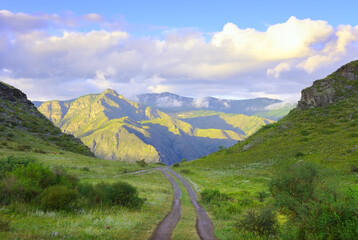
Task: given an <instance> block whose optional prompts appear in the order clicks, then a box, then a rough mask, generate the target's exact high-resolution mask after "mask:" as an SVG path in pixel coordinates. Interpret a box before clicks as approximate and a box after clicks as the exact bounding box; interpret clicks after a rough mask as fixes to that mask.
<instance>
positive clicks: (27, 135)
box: [0, 82, 93, 156]
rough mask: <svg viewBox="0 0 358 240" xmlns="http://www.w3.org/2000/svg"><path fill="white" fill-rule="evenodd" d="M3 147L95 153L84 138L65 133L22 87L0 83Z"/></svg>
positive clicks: (37, 150)
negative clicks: (36, 105)
mask: <svg viewBox="0 0 358 240" xmlns="http://www.w3.org/2000/svg"><path fill="white" fill-rule="evenodd" d="M0 132H1V134H0V142H1V144H0V147H2V148H7V149H12V150H18V151H33V152H41V153H47V152H48V151H51V150H52V151H59V150H65V151H71V152H75V153H80V154H84V155H87V156H93V153H92V152H91V151H90V149H89V148H88V147H86V146H85V145H83V143H82V142H81V140H79V139H77V138H74V137H73V136H72V135H68V134H64V133H62V132H61V130H60V129H58V128H57V127H55V126H54V125H53V123H52V122H51V121H49V120H48V119H47V118H45V117H44V116H43V115H42V114H41V113H40V112H39V111H38V110H37V109H36V108H35V107H34V105H33V104H32V102H30V101H29V100H28V99H27V97H26V95H25V94H24V93H23V92H21V91H20V90H18V89H16V88H14V87H12V86H10V85H7V84H5V83H3V82H0Z"/></svg>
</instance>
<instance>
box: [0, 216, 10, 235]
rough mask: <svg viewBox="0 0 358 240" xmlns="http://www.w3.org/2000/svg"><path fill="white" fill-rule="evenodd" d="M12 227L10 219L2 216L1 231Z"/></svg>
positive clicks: (0, 220) (6, 230) (0, 221)
mask: <svg viewBox="0 0 358 240" xmlns="http://www.w3.org/2000/svg"><path fill="white" fill-rule="evenodd" d="M10 229H11V225H10V223H9V222H8V221H5V220H3V219H1V218H0V232H8V231H10Z"/></svg>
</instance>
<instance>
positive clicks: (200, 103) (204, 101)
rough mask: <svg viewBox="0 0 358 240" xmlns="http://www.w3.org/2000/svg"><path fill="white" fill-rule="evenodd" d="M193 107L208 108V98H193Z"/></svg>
mask: <svg viewBox="0 0 358 240" xmlns="http://www.w3.org/2000/svg"><path fill="white" fill-rule="evenodd" d="M193 106H194V107H195V108H209V99H208V98H195V99H194V100H193Z"/></svg>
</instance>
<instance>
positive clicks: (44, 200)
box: [39, 185, 78, 210]
mask: <svg viewBox="0 0 358 240" xmlns="http://www.w3.org/2000/svg"><path fill="white" fill-rule="evenodd" d="M77 199H78V192H77V191H76V190H75V189H70V188H68V187H66V186H61V185H55V186H51V187H48V188H46V189H45V190H43V191H42V193H41V194H40V196H39V201H40V204H41V207H42V208H44V209H45V210H70V209H71V208H73V207H75V203H76V201H77Z"/></svg>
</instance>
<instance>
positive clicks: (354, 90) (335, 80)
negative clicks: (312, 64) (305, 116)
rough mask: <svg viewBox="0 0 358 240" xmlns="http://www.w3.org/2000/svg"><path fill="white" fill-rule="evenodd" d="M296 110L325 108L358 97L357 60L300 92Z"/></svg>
mask: <svg viewBox="0 0 358 240" xmlns="http://www.w3.org/2000/svg"><path fill="white" fill-rule="evenodd" d="M301 94H302V96H301V100H300V101H299V102H298V105H297V108H298V109H305V108H313V107H325V106H328V105H329V104H331V103H335V102H337V101H339V100H342V99H346V98H350V97H354V96H357V95H358V60H357V61H353V62H350V63H348V64H346V65H344V66H342V67H340V68H339V69H338V70H337V71H336V72H334V73H332V74H331V75H329V76H328V77H326V78H325V79H321V80H317V81H315V82H314V83H313V85H312V86H311V87H309V88H306V89H303V90H302V92H301Z"/></svg>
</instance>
